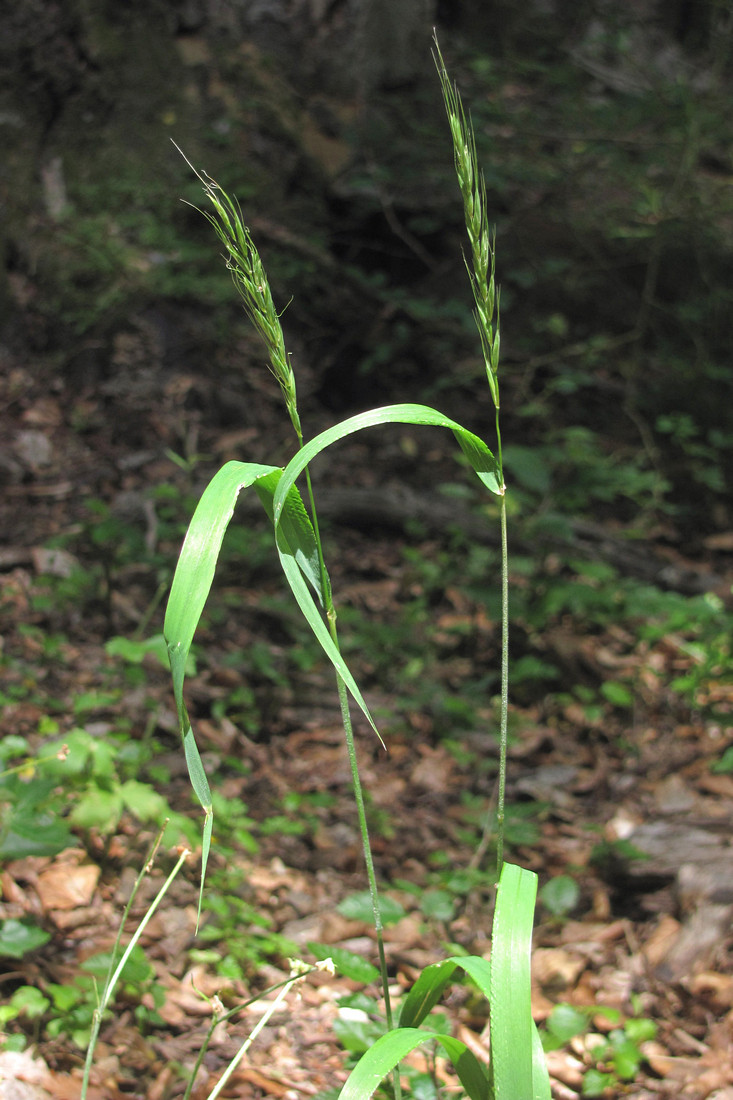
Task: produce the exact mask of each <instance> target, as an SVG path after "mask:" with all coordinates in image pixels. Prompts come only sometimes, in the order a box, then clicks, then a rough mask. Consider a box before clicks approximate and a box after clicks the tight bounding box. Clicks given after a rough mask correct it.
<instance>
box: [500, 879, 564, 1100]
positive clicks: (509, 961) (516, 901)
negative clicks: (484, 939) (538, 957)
mask: <svg viewBox="0 0 733 1100" xmlns="http://www.w3.org/2000/svg"><path fill="white" fill-rule="evenodd" d="M536 896H537V875H535V874H534V872H532V871H527V870H526V869H524V868H522V867H516V866H515V865H514V864H511V863H505V864H504V866H503V868H502V872H501V878H500V880H499V888H498V891H497V895H496V911H495V913H494V925H493V930H492V937H491V998H490V1000H491V1062H492V1072H493V1081H494V1090H495V1095H496V1100H517V1098H518V1097H527V1098H528V1100H530V1098H531V1100H550V1081H549V1075H548V1073H547V1068H546V1065H545V1061H544V1054H543V1051H542V1044H541V1042H540V1039H539V1035H538V1034H537V1029H536V1027H535V1026H534V1022H533V1020H532V1012H531V985H530V957H531V949H532V921H533V916H534V904H535V898H536Z"/></svg>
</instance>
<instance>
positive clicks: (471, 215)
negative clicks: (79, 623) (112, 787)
mask: <svg viewBox="0 0 733 1100" xmlns="http://www.w3.org/2000/svg"><path fill="white" fill-rule="evenodd" d="M433 40H434V42H435V57H434V60H435V65H436V68H437V70H438V76H439V78H440V86H441V90H442V92H443V103H444V104H445V111H446V115H447V116H448V125H449V126H450V132H451V139H452V142H453V161H454V166H455V170H456V176H457V177H458V185H459V187H460V190H461V195H462V197H463V213H464V220H465V223H466V232H467V235H468V240H469V244H470V246H471V259H470V262H469V260H468V259H466V261H465V263H466V269H467V271H468V278H469V281H470V283H471V289H472V291H473V298H474V304H475V307H476V308H475V310H474V319H475V321H476V328H477V329H478V334H479V338H480V340H481V350H482V352H483V357H484V364H485V367H486V379H487V381H488V383H489V392H490V394H491V400H492V402H493V404H494V410H495V424H496V443H497V452H496V460H497V466H498V471H499V482H500V485H501V497H500V499H501V505H500V522H501V703H500V717H499V790H498V796H497V807H496V833H497V839H496V869H497V875H500V874H501V868H502V863H503V861H504V798H505V789H506V753H507V737H508V724H509V552H508V541H507V510H506V488H505V485H504V463H503V458H502V450H501V428H500V424H499V408H500V399H499V347H500V334H499V292H498V290H497V288H496V283H495V278H494V274H495V255H496V238H495V235H494V233H493V232H492V231H490V229H489V222H488V216H487V209H486V184H485V182H484V177H483V173H482V172H481V169H480V167H479V163H478V156H477V153H476V138H475V135H474V131H473V126H472V124H471V119H470V116H469V117H467V116H466V112H465V111H464V109H463V103H462V101H461V95H460V92H459V91H458V89H457V88H456V86H455V84H453V83H451V81H450V79H449V77H448V72H447V70H446V67H445V62H444V61H443V56H442V54H441V52H440V46H439V45H438V39H437V37H436V36H435V35H434V36H433ZM487 825H488V821H487ZM487 835H488V834H487V832H486V831H485V833H484V836H485V837H486V836H487ZM483 843H484V838H482V841H481V845H483Z"/></svg>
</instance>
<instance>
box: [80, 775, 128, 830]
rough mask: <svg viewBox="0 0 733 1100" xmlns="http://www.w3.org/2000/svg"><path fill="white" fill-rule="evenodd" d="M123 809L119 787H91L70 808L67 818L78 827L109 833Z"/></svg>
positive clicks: (114, 826)
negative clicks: (109, 789) (111, 789)
mask: <svg viewBox="0 0 733 1100" xmlns="http://www.w3.org/2000/svg"><path fill="white" fill-rule="evenodd" d="M122 810H123V803H122V794H121V793H120V791H119V789H118V790H115V791H105V790H104V789H103V788H102V787H96V786H95V787H92V788H91V789H90V790H88V791H86V793H85V794H83V795H82V797H81V798H80V799H79V801H78V802H77V803H76V805H75V806H74V808H73V809H72V811H71V813H70V815H69V820H70V821H71V823H72V825H76V826H77V827H78V828H80V829H99V831H100V833H102V834H105V835H106V834H107V833H111V832H112V831H113V830H114V829H115V828H116V826H117V822H118V821H119V820H120V817H121V815H122Z"/></svg>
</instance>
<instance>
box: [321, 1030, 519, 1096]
mask: <svg viewBox="0 0 733 1100" xmlns="http://www.w3.org/2000/svg"><path fill="white" fill-rule="evenodd" d="M431 1041H435V1042H438V1043H440V1045H441V1046H442V1047H443V1049H444V1050H445V1052H446V1054H447V1055H448V1057H449V1058H450V1060H451V1061H452V1063H453V1065H454V1067H455V1070H456V1073H457V1074H458V1077H459V1078H460V1081H461V1084H462V1085H463V1087H464V1089H465V1090H466V1092H467V1093H468V1096H469V1097H470V1100H491V1086H490V1084H489V1075H488V1070H487V1068H486V1066H484V1065H483V1064H482V1063H481V1062H479V1060H478V1059H477V1058H476V1056H475V1055H474V1054H473V1053H472V1052H471V1051H470V1050H469V1049H468V1048H467V1046H466V1044H465V1043H462V1042H461V1041H460V1039H454V1038H452V1037H451V1036H450V1035H441V1034H439V1033H437V1032H432V1031H422V1030H421V1029H420V1028H415V1027H400V1028H397V1029H395V1030H394V1031H389V1032H387V1034H386V1035H382V1036H381V1037H380V1038H379V1039H377V1041H376V1043H374V1045H373V1046H372V1047H371V1049H370V1050H368V1051H367V1052H366V1054H364V1055H363V1056H362V1057H361V1058H360V1059H359V1061H358V1063H357V1065H356V1067H355V1068H354V1069H353V1070H352V1071H351V1074H350V1075H349V1077H348V1079H347V1081H346V1084H345V1085H344V1087H343V1088H342V1089H341V1092H340V1093H339V1098H338V1100H369V1097H370V1096H372V1094H373V1093H374V1092H375V1091H376V1089H377V1088H378V1087H379V1084H380V1082H381V1081H382V1080H383V1079H384V1078H385V1077H386V1076H387V1074H388V1073H391V1072H392V1070H393V1069H394V1068H395V1066H397V1065H398V1064H399V1063H400V1062H401V1061H402V1059H403V1058H405V1057H406V1056H407V1055H408V1054H409V1053H410V1051H412V1050H415V1049H416V1047H419V1046H422V1044H423V1043H428V1042H431ZM515 1100H518V1097H517V1098H515Z"/></svg>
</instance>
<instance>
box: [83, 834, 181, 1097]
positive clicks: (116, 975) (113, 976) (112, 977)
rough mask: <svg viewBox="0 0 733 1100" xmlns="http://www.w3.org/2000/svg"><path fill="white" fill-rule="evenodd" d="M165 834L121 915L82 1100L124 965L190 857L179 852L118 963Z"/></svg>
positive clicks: (97, 1014) (92, 1038) (91, 1042)
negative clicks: (132, 914) (127, 926)
mask: <svg viewBox="0 0 733 1100" xmlns="http://www.w3.org/2000/svg"><path fill="white" fill-rule="evenodd" d="M164 832H165V825H164V826H163V828H162V829H161V831H160V833H159V834H158V836H157V837H156V839H155V841H154V842H153V845H152V847H151V849H150V852H149V854H148V857H147V859H146V860H145V863H144V865H143V867H142V870H141V871H140V873H139V874H138V876H137V878H136V879H135V884H134V886H133V888H132V891H131V893H130V897H129V899H128V901H127V905H126V906H125V910H124V913H123V914H122V920H121V921H120V927H119V930H118V932H117V938H116V940H115V944H114V947H113V949H112V955H111V958H110V964H109V971H108V973H107V979H106V981H105V983H104V989H103V990H102V996H101V998H100V1000H99V1004H98V1005H97V1007H96V1008H95V1010H94V1016H93V1018H92V1033H91V1036H90V1039H89V1046H88V1047H87V1055H86V1060H85V1063H84V1076H83V1079H82V1086H81V1100H86V1095H87V1091H88V1089H89V1075H90V1073H91V1069H92V1064H93V1062H94V1051H95V1049H96V1046H97V1040H98V1039H99V1031H100V1028H101V1026H102V1020H103V1019H104V1014H105V1012H106V1010H107V1007H108V1005H109V1004H110V1001H111V1000H112V998H113V996H114V991H115V988H116V986H117V983H118V981H119V979H120V975H121V974H122V971H123V970H124V969H125V964H126V963H127V960H128V959H129V957H130V955H131V954H132V951H133V948H134V947H135V944H136V943H137V942H138V940H139V939H140V937H141V935H142V934H143V932H144V931H145V928H146V927H147V925H148V922H149V921H150V919H151V917H152V916H153V915H154V913H155V911H156V910H157V908H158V906H159V905H160V903H161V902H162V900H163V898H164V897H165V895H166V894H167V893H168V890H169V889H170V886H171V884H172V882H173V880H174V879H175V877H176V876H177V874H178V872H179V871H180V870H181V868H182V867H183V864H184V863H185V862H186V859H187V858H188V856H189V855H190V854H191V853H190V852H189V851H188V850H187V849H185V848H184V849H183V850H182V851H181V852H180V853H179V856H178V860H177V862H176V864H175V866H174V868H173V870H172V871H171V872H170V874H169V875H168V877H167V878H166V880H165V882H164V883H163V885H162V886H161V888H160V890H159V891H158V893H157V894H156V896H155V898H154V899H153V901H152V902H151V904H150V907H149V908H148V911H147V912H146V914H145V916H144V917H143V919H142V920H141V921H140V924H139V925H138V926H137V928H136V929H135V931H134V932H133V934H132V937H131V939H130V942H129V943H128V945H127V947H126V948H125V950H124V951H123V953H122V956H121V957H120V958H119V961H118V959H117V957H118V953H119V949H120V941H121V939H122V933H123V930H124V927H125V923H126V921H127V917H128V915H129V913H130V909H131V908H132V903H133V901H134V900H135V896H136V894H137V892H138V890H139V889H140V886H141V884H142V881H143V879H144V878H145V876H146V875H147V874H149V873H150V870H151V867H152V864H153V860H154V859H155V854H156V852H157V850H158V848H159V846H160V842H161V840H162V837H163V833H164ZM115 963H116V965H115Z"/></svg>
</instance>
